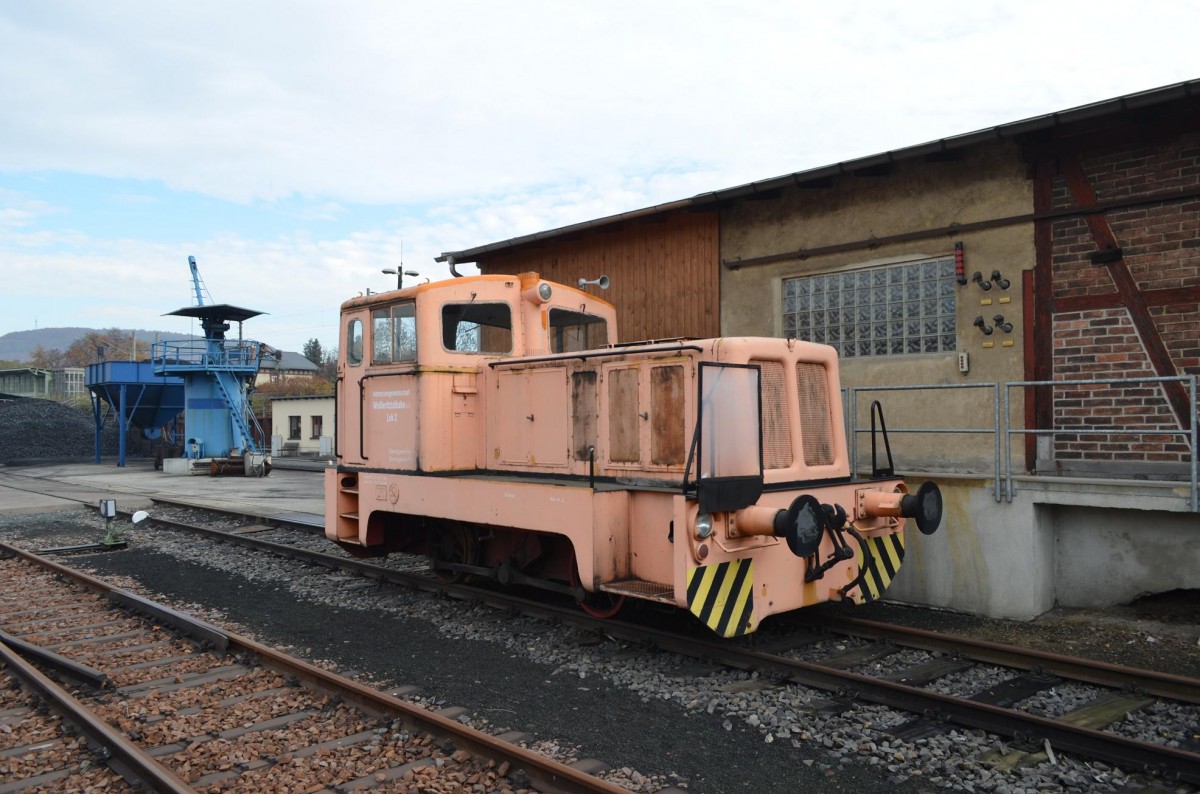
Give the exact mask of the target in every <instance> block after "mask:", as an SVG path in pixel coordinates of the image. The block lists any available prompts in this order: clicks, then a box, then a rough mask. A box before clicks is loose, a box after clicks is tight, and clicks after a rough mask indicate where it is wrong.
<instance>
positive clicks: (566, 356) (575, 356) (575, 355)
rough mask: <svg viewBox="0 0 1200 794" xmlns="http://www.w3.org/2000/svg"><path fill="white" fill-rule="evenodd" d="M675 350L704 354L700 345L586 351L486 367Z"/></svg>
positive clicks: (491, 364) (493, 365)
mask: <svg viewBox="0 0 1200 794" xmlns="http://www.w3.org/2000/svg"><path fill="white" fill-rule="evenodd" d="M676 350H695V351H697V352H699V353H703V352H704V348H703V347H701V346H700V345H673V346H670V347H643V348H641V349H639V350H635V351H630V350H628V349H617V348H614V349H611V350H587V351H583V352H580V353H558V354H556V355H553V356H535V357H533V358H509V359H504V360H502V361H489V362H488V366H489V367H491V368H492V369H495V368H496V367H505V366H510V367H515V366H518V365H521V364H541V363H543V362H546V361H575V360H579V361H583V360H584V359H588V358H601V357H604V356H627V355H629V354H630V352H634V353H671V352H674V351H676Z"/></svg>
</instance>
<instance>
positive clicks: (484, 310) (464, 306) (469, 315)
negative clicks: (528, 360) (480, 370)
mask: <svg viewBox="0 0 1200 794" xmlns="http://www.w3.org/2000/svg"><path fill="white" fill-rule="evenodd" d="M442 347H444V348H445V349H446V350H449V351H450V352H452V353H478V354H484V355H503V354H505V353H511V352H512V308H511V307H509V305H508V304H507V303H475V302H468V303H447V304H446V305H444V306H443V307H442Z"/></svg>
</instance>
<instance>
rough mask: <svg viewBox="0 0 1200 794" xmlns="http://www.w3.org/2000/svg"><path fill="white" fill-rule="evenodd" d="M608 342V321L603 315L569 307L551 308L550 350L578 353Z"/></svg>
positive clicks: (552, 351)
mask: <svg viewBox="0 0 1200 794" xmlns="http://www.w3.org/2000/svg"><path fill="white" fill-rule="evenodd" d="M607 344H608V322H607V321H605V319H604V318H603V317H597V316H596V315H594V314H584V313H583V312H573V311H569V310H567V309H551V310H550V352H551V353H577V352H579V351H581V350H595V349H596V348H598V347H604V346H605V345H607Z"/></svg>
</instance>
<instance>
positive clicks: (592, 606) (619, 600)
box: [571, 562, 625, 620]
mask: <svg viewBox="0 0 1200 794" xmlns="http://www.w3.org/2000/svg"><path fill="white" fill-rule="evenodd" d="M581 584H582V580H580V578H579V566H578V565H576V564H575V563H574V562H572V563H571V586H572V587H579V586H580V585H581ZM623 606H625V596H624V595H618V594H616V593H605V592H603V591H601V590H597V591H596V592H594V593H587V594H586V595H584V597H583V600H582V601H580V602H579V608H580V609H582V610H583V611H584V612H585V613H587V614H589V615H591V616H592V617H594V618H599V619H601V620H608V619H609V618H611V617H613V616H614V615H616V614H617V613H618V612H620V611H621V607H623Z"/></svg>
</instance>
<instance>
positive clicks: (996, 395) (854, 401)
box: [846, 383, 1003, 502]
mask: <svg viewBox="0 0 1200 794" xmlns="http://www.w3.org/2000/svg"><path fill="white" fill-rule="evenodd" d="M947 389H975V390H985V391H990V392H991V400H992V425H991V427H890V428H888V429H887V431H886V432H887V433H935V434H937V433H944V434H957V435H980V434H988V433H990V434H991V435H992V477H993V480H994V483H993V488H992V490H993V495H994V496H995V499H996V501H997V502H999V501H1002V498H1003V497H1002V494H1001V491H1000V482H1001V468H1000V386H999V384H997V383H935V384H927V385H916V386H852V387H850V388H848V389H847V398H846V399H847V410H846V413H847V420H846V424H847V428H848V430H847V434H846V435H847V437H848V438H849V441H850V466H851V469H852V470H857V466H858V436H859V435H860V434H862V433H870V432H872V429H871V428H860V427H858V395H859V394H863V393H866V392H901V391H941V390H947Z"/></svg>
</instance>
